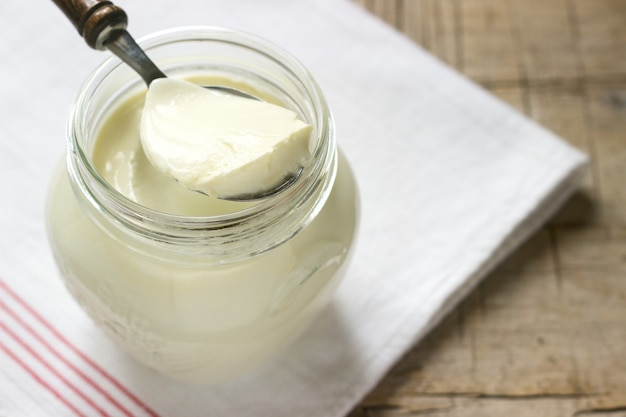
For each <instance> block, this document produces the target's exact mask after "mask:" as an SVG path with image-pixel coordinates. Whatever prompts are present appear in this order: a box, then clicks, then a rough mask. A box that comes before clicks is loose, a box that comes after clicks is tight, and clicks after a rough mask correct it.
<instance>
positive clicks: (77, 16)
mask: <svg viewBox="0 0 626 417" xmlns="http://www.w3.org/2000/svg"><path fill="white" fill-rule="evenodd" d="M52 1H54V4H56V5H57V6H58V7H59V9H61V10H62V11H63V13H65V16H67V18H68V19H70V21H71V22H72V23H73V24H74V26H75V27H76V29H78V33H79V34H80V36H82V37H83V38H84V39H85V41H86V42H87V45H89V46H91V47H92V48H94V49H104V46H103V43H104V42H105V41H106V39H107V36H108V34H109V33H110V32H111V31H112V30H114V29H125V28H126V25H127V24H128V17H127V16H126V12H124V10H123V9H121V8H120V7H118V6H116V5H114V4H113V3H112V2H111V1H108V0H52Z"/></svg>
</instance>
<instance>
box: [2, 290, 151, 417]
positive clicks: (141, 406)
mask: <svg viewBox="0 0 626 417" xmlns="http://www.w3.org/2000/svg"><path fill="white" fill-rule="evenodd" d="M2 293H4V294H5V295H7V296H8V298H9V299H10V300H12V301H14V302H15V303H16V304H17V305H18V306H19V307H21V308H11V307H10V306H9V305H7V304H6V303H3V302H2V301H1V300H0V310H2V311H4V312H5V313H6V314H7V315H8V317H10V318H11V319H12V320H13V323H14V324H15V325H16V326H17V328H19V329H21V330H24V331H25V332H26V333H27V334H29V335H30V336H32V337H33V338H34V339H35V340H36V341H37V342H38V348H39V349H40V351H41V352H38V351H37V350H36V349H33V347H32V346H29V344H28V343H26V341H25V340H24V339H23V338H22V337H20V336H19V335H18V334H17V332H15V331H13V330H11V329H10V328H9V327H8V326H6V325H4V324H3V323H0V330H2V331H4V332H5V333H6V334H7V335H8V336H9V337H11V339H13V340H14V341H15V342H17V344H19V345H20V346H21V347H22V348H23V350H20V351H19V352H15V351H11V350H10V349H9V348H8V347H7V346H5V345H2V344H1V343H0V348H1V349H2V350H3V351H4V352H5V353H6V354H7V355H8V356H9V357H10V358H12V359H13V360H14V361H15V362H16V363H17V364H18V365H19V366H20V367H21V368H22V369H24V371H26V373H28V374H29V375H30V376H31V377H33V378H34V379H35V380H36V381H37V382H38V383H39V384H40V385H42V386H43V387H44V388H45V389H47V390H48V391H50V392H51V393H52V394H53V395H54V396H55V397H56V398H58V399H59V400H60V401H61V402H62V403H63V404H65V405H66V406H67V407H68V408H70V409H71V410H72V411H73V412H74V413H75V414H77V415H79V416H82V415H84V414H83V413H82V412H81V410H80V409H79V407H78V405H77V404H73V403H71V402H70V399H69V398H68V397H67V396H63V395H62V393H61V392H59V390H57V389H55V388H54V384H52V382H53V381H49V380H46V378H45V376H44V375H43V374H41V373H37V372H36V370H35V369H33V367H32V366H29V364H28V361H27V360H26V358H25V357H24V356H26V354H29V355H30V359H31V360H32V359H34V360H36V361H37V362H38V363H40V364H41V365H43V366H44V367H45V368H46V369H47V370H49V371H50V373H51V375H54V377H56V378H57V379H58V380H59V381H61V382H62V383H63V384H64V385H65V386H66V387H68V388H69V389H70V390H71V391H72V392H74V393H75V394H76V395H77V396H78V397H79V398H81V399H82V400H83V401H85V403H86V404H88V405H89V406H90V407H91V409H93V411H95V412H97V413H98V414H99V415H102V416H109V415H110V413H109V412H107V411H106V410H104V409H103V407H101V406H99V405H98V403H97V402H100V404H102V401H104V402H105V403H108V404H109V405H111V406H113V408H114V409H115V410H116V413H115V414H114V415H125V416H127V417H132V416H135V415H137V414H136V412H135V413H133V412H132V411H131V410H129V407H128V404H130V405H131V406H134V407H130V408H138V410H135V411H139V410H140V413H141V414H143V415H146V416H150V417H158V414H157V413H156V412H155V411H154V410H152V409H151V408H150V407H148V406H147V405H146V404H145V403H144V402H143V401H141V400H140V399H139V398H138V397H137V396H136V395H134V394H133V393H132V392H130V391H129V390H128V388H126V387H125V386H124V385H122V384H121V383H120V382H119V381H118V380H117V379H115V378H114V377H113V376H112V375H110V374H109V373H108V372H106V371H105V370H104V369H102V367H100V366H99V365H98V364H96V363H95V362H94V361H93V360H92V359H91V358H89V357H88V356H87V355H85V354H84V353H83V352H81V351H80V350H79V349H78V348H77V347H76V346H74V345H73V344H72V343H71V342H70V341H69V340H68V339H67V338H66V337H65V336H63V335H62V334H61V333H60V332H59V331H58V330H57V329H56V328H54V326H52V325H51V324H50V323H49V322H48V321H47V320H45V319H44V318H43V316H42V315H41V314H40V313H39V312H37V311H36V310H35V309H34V308H33V307H32V306H31V305H30V304H29V303H28V302H27V301H26V300H25V299H24V298H22V297H20V296H19V295H18V294H17V293H16V292H15V291H14V290H13V289H11V288H10V287H9V286H8V285H7V283H6V282H4V281H2V280H0V295H2ZM28 321H31V322H32V323H33V324H38V325H40V326H42V327H43V328H44V329H45V330H44V331H38V330H37V329H36V327H37V326H32V325H30V324H28ZM55 344H56V345H57V347H60V349H57V348H54V347H53V345H55ZM63 348H65V349H68V350H69V352H71V354H70V355H68V354H67V353H65V354H64V353H63V350H64V349H63ZM42 353H45V354H51V355H52V356H53V357H55V358H56V359H58V360H59V361H60V363H62V364H63V365H64V371H65V372H67V373H70V374H71V373H73V374H75V375H76V376H78V377H79V378H80V379H81V380H82V381H84V382H86V383H87V385H88V386H89V387H91V389H92V390H91V392H88V391H89V390H87V391H86V390H84V389H80V388H79V387H77V386H76V384H73V383H72V382H71V381H70V380H69V379H68V376H69V375H63V373H62V372H63V371H62V370H60V369H57V368H56V367H54V366H53V365H52V364H51V363H49V362H48V361H47V360H46V359H45V358H44V356H45V355H44V354H42ZM20 355H21V356H20ZM89 373H92V374H94V373H95V374H96V375H98V376H99V377H101V378H102V380H103V381H101V383H98V381H96V379H97V378H96V379H94V378H93V377H90V376H89V375H88V374H89ZM48 378H52V377H51V376H48ZM57 382H58V381H57ZM102 382H104V384H103V383H102ZM106 385H109V387H108V389H107V387H105V386H106ZM90 394H91V395H93V396H95V397H96V398H97V400H96V398H92V397H91V396H90ZM123 402H126V403H127V406H124V405H123V404H122V403H123ZM106 408H111V407H106ZM118 411H119V412H121V414H119V413H118Z"/></svg>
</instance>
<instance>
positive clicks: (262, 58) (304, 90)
mask: <svg viewBox="0 0 626 417" xmlns="http://www.w3.org/2000/svg"><path fill="white" fill-rule="evenodd" d="M138 43H139V45H140V46H142V48H144V50H145V51H146V52H147V54H148V55H149V56H150V57H151V58H152V59H153V60H154V61H155V63H156V64H157V66H160V67H161V69H162V70H163V71H164V72H165V73H166V74H168V73H171V74H177V73H181V72H184V71H188V72H196V73H198V74H200V73H201V72H202V71H203V69H205V68H206V67H207V66H210V67H211V68H212V69H216V68H218V69H221V70H223V71H225V72H228V71H229V70H231V71H233V72H235V73H237V75H238V76H240V77H243V78H245V77H246V76H247V77H253V78H254V80H253V81H254V82H255V83H257V82H260V83H261V84H260V85H261V86H262V88H267V89H269V90H271V91H272V92H278V93H279V94H282V95H283V96H284V98H285V99H286V100H287V101H288V102H289V104H290V106H291V107H293V108H292V110H294V111H295V112H296V113H298V114H299V116H300V117H301V118H302V119H303V120H304V121H305V122H307V123H309V124H311V125H312V126H313V133H312V137H311V138H312V139H311V140H312V141H314V142H313V145H312V146H311V147H310V150H311V158H310V159H309V162H308V163H306V164H305V166H304V167H303V169H302V172H301V174H300V176H299V178H298V179H297V180H296V181H295V182H294V183H293V184H292V185H291V186H290V187H288V188H287V189H285V190H283V191H281V192H280V193H278V194H276V195H274V196H271V197H268V198H266V199H264V200H260V201H259V202H258V203H257V204H254V205H252V206H250V207H247V208H243V209H241V210H239V211H234V212H232V213H226V214H219V215H213V216H204V217H202V216H198V217H191V216H181V215H177V214H170V213H165V212H161V211H156V210H154V209H151V208H148V207H145V206H143V205H141V204H139V203H137V202H135V201H133V200H131V199H130V198H128V197H126V196H125V195H124V194H122V193H121V192H120V191H118V190H117V189H115V188H114V187H113V186H112V185H111V184H109V183H108V182H107V181H106V180H105V179H104V178H103V176H102V175H101V174H100V173H99V172H98V170H97V169H96V168H95V166H94V165H93V163H92V146H93V136H94V135H95V131H96V130H97V127H98V124H99V123H101V122H102V121H103V119H104V118H105V114H106V112H107V111H109V110H111V109H112V108H115V104H116V103H118V104H119V100H121V98H122V96H124V94H128V92H129V91H131V90H133V91H136V92H138V91H141V90H142V89H143V90H145V89H146V87H145V84H144V82H143V80H142V79H141V78H140V77H139V75H137V74H136V73H134V71H133V70H131V69H130V68H129V67H128V66H127V65H126V64H125V63H123V62H122V61H121V60H120V59H119V58H117V57H115V56H111V57H109V58H108V59H106V60H105V61H104V62H103V63H102V64H101V65H100V66H99V67H97V68H96V70H95V71H94V72H93V73H92V74H91V75H90V76H89V77H88V78H87V79H86V81H85V82H84V84H83V85H82V87H81V88H80V90H79V93H78V96H77V98H76V100H75V103H74V105H73V106H72V109H71V111H70V117H69V121H68V141H69V143H68V148H69V152H68V169H69V171H70V175H71V176H72V177H73V178H74V179H75V181H73V183H74V182H75V185H76V186H78V187H79V189H80V190H78V191H77V192H79V193H81V194H83V195H84V196H86V200H87V202H88V204H89V205H90V206H92V207H91V208H92V209H94V210H96V211H97V212H99V213H102V214H105V215H106V216H109V217H111V218H113V220H114V221H115V222H117V223H122V224H123V225H124V226H125V227H126V228H128V229H130V230H134V231H135V232H138V233H140V234H144V235H146V234H148V235H151V237H152V238H154V237H155V236H158V237H159V239H162V238H163V236H169V237H171V238H176V239H180V238H185V237H189V236H196V235H195V234H194V231H198V230H202V231H210V230H213V231H216V230H223V229H225V228H226V229H227V228H232V227H234V226H238V227H239V228H241V227H243V228H244V229H245V228H246V227H245V225H246V224H249V223H251V222H254V228H256V229H257V230H258V229H263V228H270V227H274V226H275V225H276V224H277V223H281V222H283V221H284V218H285V216H288V215H290V214H291V213H294V212H300V213H301V214H304V215H305V217H310V218H312V217H314V216H315V214H316V212H317V211H318V210H319V209H320V208H321V206H323V203H324V202H325V200H326V198H327V197H328V194H329V192H330V188H331V186H330V185H332V182H333V181H334V176H335V170H336V144H335V135H334V122H333V118H332V115H331V112H330V110H329V108H328V105H327V103H326V101H325V98H324V95H323V93H322V91H321V89H320V87H319V85H318V84H317V82H316V81H315V80H314V78H313V76H312V75H311V74H310V73H309V71H308V70H307V69H306V68H305V67H304V66H303V65H302V64H301V63H300V62H299V61H298V60H297V59H296V58H295V57H293V56H292V55H291V54H290V53H289V52H287V51H285V50H283V49H282V48H280V47H278V46H276V45H274V44H272V43H271V42H269V41H267V40H264V39H262V38H260V37H257V36H256V35H253V34H249V33H245V32H240V31H235V30H230V29H226V28H219V27H212V26H189V27H180V28H173V29H167V30H163V31H159V32H156V33H153V34H151V35H148V36H146V37H143V38H141V39H139V40H138ZM247 59H248V60H249V61H250V62H247V61H246V60H247ZM320 190H322V192H320ZM312 202H313V203H314V204H311V203H312ZM302 210H304V212H306V213H304V212H302ZM297 217H301V216H300V215H298V216H297ZM299 223H302V222H299ZM304 223H307V222H306V221H305V222H304ZM303 225H304V224H301V225H300V226H299V227H300V228H302V227H303ZM241 231H242V230H240V232H241ZM196 237H197V236H196Z"/></svg>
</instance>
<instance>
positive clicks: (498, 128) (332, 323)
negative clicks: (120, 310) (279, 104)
mask: <svg viewBox="0 0 626 417" xmlns="http://www.w3.org/2000/svg"><path fill="white" fill-rule="evenodd" d="M118 4H119V5H121V6H122V7H124V8H125V9H126V11H127V12H128V14H129V16H130V22H131V23H130V30H131V33H133V34H134V35H135V36H136V37H141V36H143V35H145V34H148V33H150V32H153V31H156V30H160V29H164V28H168V27H174V26H183V25H198V24H210V25H216V26H227V27H231V28H237V29H242V30H246V31H250V32H254V33H256V34H259V35H261V36H264V37H266V38H268V39H270V40H271V41H274V42H275V43H277V44H279V45H281V46H283V47H284V48H286V49H288V50H290V51H291V52H292V53H293V54H295V55H296V56H297V57H298V58H299V59H300V60H301V61H303V63H304V64H305V65H306V66H308V67H309V68H310V70H311V71H312V72H313V74H314V75H315V77H316V78H317V79H318V81H319V82H320V84H321V86H322V88H323V89H324V91H325V92H326V94H327V98H328V100H329V102H330V105H331V107H332V109H333V111H334V114H335V118H336V123H337V130H338V141H339V143H340V146H341V147H342V148H343V150H344V151H345V153H346V154H347V157H348V159H349V160H350V161H351V163H352V165H353V168H354V169H355V171H356V175H357V178H358V181H359V184H360V190H361V196H362V223H361V231H360V235H359V239H358V244H357V250H356V254H355V256H354V258H353V263H352V264H351V267H350V269H349V273H348V276H347V277H346V279H345V281H344V282H343V283H342V285H341V286H340V288H339V290H338V293H337V294H336V297H335V298H334V300H333V302H332V304H331V305H330V306H329V308H328V309H327V310H326V311H325V312H324V314H323V315H322V317H321V318H320V319H319V320H317V321H316V322H315V323H314V324H313V326H312V327H311V328H309V329H308V331H307V332H306V333H305V334H304V336H303V337H301V338H300V339H299V340H298V341H297V342H296V343H295V345H293V346H292V347H291V348H290V349H289V350H288V351H287V352H286V353H285V354H284V355H282V356H281V357H280V358H278V359H277V360H276V361H274V362H273V363H272V364H271V365H269V366H268V367H265V368H264V369H262V370H260V371H258V372H256V373H254V374H252V375H250V376H248V377H245V378H244V379H243V380H239V381H237V382H233V383H229V384H225V385H220V386H212V387H197V386H196V387H190V386H186V385H182V384H179V383H175V382H171V381H169V380H167V379H165V378H163V377H161V376H158V375H156V374H155V373H153V372H152V371H150V370H147V369H145V368H143V367H142V366H141V365H138V364H136V363H135V362H134V361H132V360H131V359H129V358H128V357H127V356H126V355H125V354H124V353H122V352H121V351H120V350H118V349H117V348H116V347H115V346H114V345H113V344H112V343H111V342H110V341H109V340H108V339H107V338H106V337H105V336H104V335H103V334H102V333H101V332H100V331H99V330H98V329H97V328H95V327H94V325H93V324H92V323H91V322H90V321H89V319H87V318H86V316H85V315H84V314H83V313H82V311H81V310H80V309H79V308H78V307H77V305H76V304H75V302H74V301H73V300H72V299H71V298H70V297H69V295H68V293H67V292H66V291H65V289H64V287H63V285H62V283H61V280H60V278H59V275H58V273H57V270H56V267H55V265H54V262H53V259H52V257H51V254H50V250H49V249H48V246H47V241H46V235H45V226H44V220H43V219H44V202H45V194H46V189H47V183H48V179H49V177H50V174H51V172H52V170H53V167H54V165H55V164H56V163H57V161H58V160H59V158H61V156H62V155H63V153H64V150H65V139H64V129H65V119H66V116H67V112H68V108H69V106H70V103H71V101H72V98H73V96H74V94H75V93H76V91H77V89H78V87H79V85H80V84H81V83H82V80H83V79H84V78H85V77H86V75H87V74H88V72H90V71H91V70H92V69H93V68H94V67H95V65H96V63H98V62H99V61H101V60H103V59H104V58H105V54H106V53H105V52H96V51H92V50H90V49H88V48H87V47H86V46H85V45H84V43H83V41H82V40H81V39H80V38H79V37H78V35H77V34H76V32H75V30H74V28H73V27H72V26H71V25H70V23H69V22H68V21H67V20H66V19H65V17H64V16H63V15H62V14H61V13H60V12H59V11H58V10H56V8H55V6H54V5H53V3H52V2H37V4H34V3H33V2H24V1H20V0H9V1H3V2H0V19H1V20H2V22H1V23H0V55H1V56H2V60H1V61H0V74H1V76H2V82H0V100H2V111H1V113H0V114H1V116H0V117H1V118H2V122H1V123H0V140H1V143H0V170H1V172H0V181H1V189H2V193H3V196H2V198H1V199H0V208H1V209H0V213H1V215H0V223H1V232H0V254H1V255H0V416H30V417H35V416H74V415H85V416H97V415H112V416H118V415H120V416H124V415H126V416H135V415H136V416H143V415H152V416H155V415H159V416H163V417H167V416H190V417H193V416H251V415H254V416H271V417H280V416H288V417H294V416H341V415H344V414H345V413H346V412H348V411H349V410H350V409H351V407H353V406H354V404H355V403H357V402H358V401H359V399H361V398H362V397H363V396H364V395H365V394H366V393H367V392H368V390H370V389H371V388H372V387H373V386H375V384H376V383H377V382H378V381H379V380H380V378H381V377H382V376H383V375H384V374H385V372H386V371H387V370H388V369H389V368H390V367H391V366H392V365H393V364H394V362H395V361H397V360H398V359H399V357H400V356H401V355H402V354H403V353H404V352H405V351H407V349H409V348H410V347H411V346H412V345H413V344H414V343H416V342H417V341H419V340H420V338H421V337H422V336H423V335H424V334H425V333H426V332H427V331H428V330H429V329H430V328H432V327H433V326H434V325H435V324H436V323H437V322H438V321H439V320H440V319H441V317H442V316H443V315H445V314H446V313H447V312H448V311H449V310H450V309H451V308H452V307H453V306H454V305H455V304H456V303H457V302H458V301H459V300H460V298H461V297H463V296H464V295H465V294H466V293H467V292H468V291H469V290H470V289H471V288H472V287H473V286H474V285H475V284H476V283H477V282H478V281H479V280H480V279H481V278H482V277H483V276H484V275H485V274H486V273H487V272H488V271H490V270H491V269H492V268H493V267H494V265H496V264H497V263H498V262H499V261H500V260H502V258H503V257H504V256H505V255H506V254H508V253H509V252H511V251H512V250H513V249H514V248H515V247H516V246H517V245H518V244H519V243H520V242H521V241H522V240H524V239H525V238H526V237H528V236H529V235H530V234H531V233H532V232H533V231H535V230H536V229H537V228H538V227H539V226H540V225H541V224H542V223H544V222H545V221H546V220H547V219H548V218H549V216H550V215H551V214H552V213H554V211H555V210H556V209H557V207H558V206H559V205H560V204H561V203H562V202H563V201H564V200H565V199H566V198H567V197H568V195H569V194H570V193H571V192H572V191H573V190H574V189H575V187H576V186H577V184H578V182H579V180H580V178H581V176H582V175H583V171H584V167H585V164H586V158H585V157H584V155H582V154H581V153H580V152H578V151H576V150H574V149H572V148H571V147H570V146H568V145H567V144H565V143H564V142H563V141H562V140H560V139H559V138H557V137H555V136H554V135H553V134H551V133H550V132H548V131H546V130H544V129H542V128H541V127H539V126H537V125H536V124H534V123H533V122H531V121H529V120H527V119H526V118H524V117H523V116H521V115H520V114H518V113H516V112H515V111H513V110H512V109H510V108H509V107H507V106H506V105H504V104H502V103H501V102H499V101H498V100H496V99H494V98H493V97H491V96H490V95H489V94H487V93H485V92H484V91H483V90H481V89H480V88H478V87H477V86H475V85H473V84H472V83H470V82H469V81H468V80H466V79H464V78H463V77H462V76H460V75H459V74H457V73H455V72H454V71H452V70H450V69H449V68H447V67H446V66H444V65H443V64H441V63H440V62H438V61H437V60H436V59H434V58H433V57H431V56H430V55H429V54H428V53H426V52H424V51H423V50H422V49H420V48H419V47H418V46H416V45H415V44H414V43H412V42H411V41H409V40H408V39H405V38H404V37H403V36H402V35H400V34H398V33H397V32H396V31H394V30H393V29H391V28H389V27H387V26H386V25H385V24H383V23H381V22H380V21H379V20H377V19H376V18H374V17H372V16H370V15H369V14H368V13H367V12H365V11H363V10H361V9H360V8H359V7H358V6H355V5H353V4H351V3H349V2H348V1H346V0H332V1H331V0H325V1H319V0H307V1H303V0H293V1H288V0H266V1H263V2H261V1H255V0H238V1H236V2H233V1H228V0H215V1H202V0H188V1H165V0H153V1H151V2H141V4H140V2H132V1H130V0H127V1H122V0H120V1H119V2H118Z"/></svg>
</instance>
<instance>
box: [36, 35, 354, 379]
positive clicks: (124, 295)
mask: <svg viewBox="0 0 626 417" xmlns="http://www.w3.org/2000/svg"><path fill="white" fill-rule="evenodd" d="M140 42H141V44H142V46H143V47H144V48H145V49H146V50H147V51H148V54H149V55H150V56H151V57H152V58H153V59H154V61H155V62H156V63H157V65H159V66H160V67H161V68H162V69H163V70H164V72H165V73H167V74H168V75H170V76H174V77H185V78H189V79H192V80H194V81H197V82H200V83H202V82H204V81H207V80H210V81H211V82H216V81H219V82H220V83H224V84H228V85H229V86H233V87H236V88H238V89H241V90H244V91H247V92H250V93H252V94H254V95H256V96H257V97H261V98H263V99H264V100H268V101H272V102H275V103H277V104H280V105H282V106H284V107H288V108H290V109H291V110H293V111H295V112H296V113H298V115H299V116H300V117H301V118H302V120H304V121H306V122H307V123H309V124H311V125H312V126H313V136H312V141H311V146H310V149H311V152H312V155H313V158H312V159H311V161H310V163H307V164H306V166H305V167H304V169H303V172H302V174H301V176H300V177H299V179H298V180H297V181H296V183H295V184H294V185H293V186H291V187H290V188H288V189H287V190H285V191H283V192H281V193H280V194H278V195H276V196H274V197H270V198H267V199H265V200H262V201H260V202H258V203H255V204H247V205H240V206H237V205H234V206H224V207H226V208H227V209H226V210H224V207H222V209H221V211H219V212H215V213H213V212H212V213H209V214H210V215H198V216H189V215H181V214H177V213H171V212H164V211H159V210H156V209H154V208H153V207H145V206H142V205H141V204H139V203H138V202H137V201H133V199H132V198H129V197H128V196H125V195H124V194H122V193H121V192H120V191H118V190H117V189H115V188H114V187H112V186H111V185H110V184H109V183H107V181H105V180H104V178H103V177H102V176H101V175H100V173H99V171H98V170H97V169H96V168H95V166H94V163H93V152H94V148H95V145H96V138H97V136H98V132H99V131H100V130H101V128H102V125H103V123H108V122H107V120H109V118H110V116H111V114H112V113H113V112H115V111H116V109H119V108H120V106H122V105H124V103H127V102H128V101H129V100H131V98H132V97H134V96H137V95H139V96H141V95H142V94H144V93H145V86H144V85H142V81H141V80H140V79H139V77H138V76H136V75H135V74H134V73H133V72H132V71H131V70H130V69H128V68H127V67H126V66H125V65H124V64H121V63H120V62H119V61H118V60H116V59H110V60H108V61H107V62H105V63H104V64H103V65H102V66H101V67H99V68H98V69H97V70H96V71H95V73H94V74H93V75H92V76H91V77H90V78H89V79H88V80H87V82H86V83H85V84H84V86H83V87H82V89H81V91H80V93H79V95H78V97H77V100H76V102H75V104H74V106H73V109H72V111H71V115H70V119H69V124H68V155H67V161H65V163H64V164H62V165H61V166H60V167H59V169H58V172H57V173H56V174H55V176H54V178H53V180H52V183H51V187H50V190H49V198H48V207H47V214H46V215H47V226H48V236H49V240H50V244H51V247H52V250H53V253H54V256H55V259H56V261H57V264H58V265H59V268H60V270H61V274H62V276H63V279H64V280H65V283H66V285H67V287H68V289H69V291H70V292H71V294H72V295H73V296H74V298H75V299H76V300H77V301H78V302H79V303H80V305H81V306H82V307H83V309H84V310H85V311H86V312H87V313H88V314H89V315H90V316H91V317H92V319H93V320H94V321H95V322H96V323H98V324H99V325H101V327H102V328H103V329H104V330H105V331H106V332H107V334H109V335H110V336H111V337H112V338H113V339H114V340H115V341H116V342H117V343H118V344H119V345H120V346H122V347H123V348H124V349H125V350H127V351H128V352H129V353H130V354H132V355H133V356H134V357H135V358H137V359H138V360H139V361H141V362H143V363H145V364H146V365H148V366H150V367H152V368H154V369H156V370H158V371H160V372H162V373H164V374H166V375H169V376H171V377H174V378H177V379H180V380H184V381H190V382H217V381H221V380H224V379H229V378H232V377H234V376H237V375H239V374H241V373H243V372H245V371H247V370H249V369H251V368H253V367H255V366H257V365H259V364H262V363H264V362H266V361H267V360H268V359H270V358H271V357H273V356H274V355H275V354H276V353H278V352H279V351H280V350H281V349H284V348H285V347H286V346H287V345H288V344H289V343H290V342H291V341H292V340H293V339H294V338H295V337H296V336H297V335H298V334H299V333H300V332H301V331H302V330H303V329H304V328H305V327H306V325H307V324H308V323H310V321H311V320H312V319H313V318H314V317H315V315H316V314H317V313H318V312H319V311H320V310H321V309H322V307H323V306H324V305H325V304H326V303H327V302H328V301H329V299H330V296H331V294H332V292H333V290H334V288H335V287H336V285H337V284H338V282H339V280H340V278H341V276H342V275H343V273H344V270H345V268H346V265H347V260H348V259H349V257H350V253H351V248H352V246H353V241H354V239H355V233H356V229H357V217H358V216H357V211H358V202H357V192H356V185H355V180H354V178H353V176H352V172H351V170H350V168H349V166H348V164H347V162H346V160H345V158H344V157H343V156H342V155H341V153H340V152H339V151H338V150H337V147H336V144H335V137H334V125H333V120H332V117H331V114H330V111H329V110H328V106H327V105H326V102H325V101H324V97H323V94H322V93H321V91H320V90H319V87H318V86H317V84H316V83H315V81H314V80H313V78H312V77H311V75H310V74H309V73H308V72H307V71H306V69H304V68H303V67H302V66H301V65H300V64H299V63H298V62H297V61H296V60H295V59H293V58H292V57H291V56H290V55H289V54H287V53H285V52H284V51H282V50H280V49H279V48H277V47H275V46H273V45H271V44H269V43H268V42H266V41H263V40H261V39H258V38H256V37H254V36H251V35H247V34H243V33H238V32H232V31H228V30H223V29H217V28H197V27H196V28H184V29H176V30H170V31H166V32H161V33H158V34H155V35H152V36H150V37H148V38H146V39H145V40H143V41H140ZM111 120H113V119H111ZM216 204H218V203H216ZM219 204H221V203H219Z"/></svg>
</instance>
